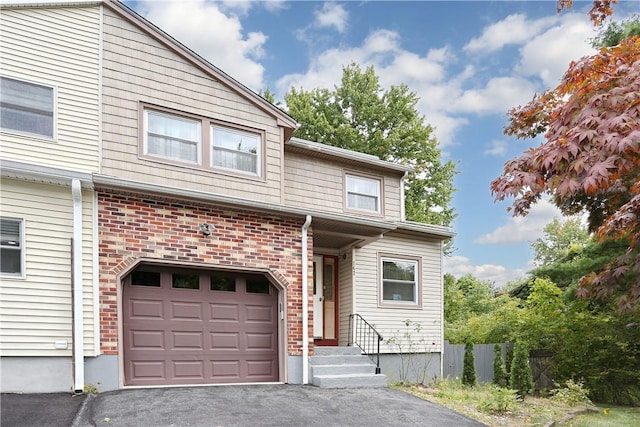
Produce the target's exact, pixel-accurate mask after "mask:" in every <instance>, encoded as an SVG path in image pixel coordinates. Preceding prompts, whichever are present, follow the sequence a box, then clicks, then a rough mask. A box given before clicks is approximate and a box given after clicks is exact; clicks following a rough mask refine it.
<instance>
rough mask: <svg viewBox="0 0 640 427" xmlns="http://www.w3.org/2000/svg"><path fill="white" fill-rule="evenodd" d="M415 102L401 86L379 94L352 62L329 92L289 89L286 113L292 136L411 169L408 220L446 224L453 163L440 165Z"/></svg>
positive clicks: (367, 73)
mask: <svg viewBox="0 0 640 427" xmlns="http://www.w3.org/2000/svg"><path fill="white" fill-rule="evenodd" d="M418 100H419V99H418V97H417V95H416V94H415V93H414V92H411V91H410V90H409V88H408V87H407V86H406V85H404V84H401V85H398V86H391V87H390V88H389V89H388V90H383V89H382V88H381V87H380V82H379V79H378V76H377V75H376V74H375V71H374V69H373V67H367V68H366V69H365V70H364V71H363V70H362V69H361V68H360V67H359V66H358V65H357V64H353V63H352V64H351V65H349V66H347V67H345V68H344V69H343V72H342V80H341V83H340V85H339V86H336V87H335V88H334V89H333V90H328V89H313V90H310V91H306V90H304V89H302V88H300V89H296V88H291V89H290V90H289V92H287V94H286V95H285V102H286V105H287V109H288V112H289V114H290V115H291V116H292V117H294V118H295V119H296V120H297V121H298V123H300V127H299V128H298V129H297V130H296V133H295V136H297V137H300V138H304V139H309V140H312V141H317V142H322V143H324V144H328V145H333V146H336V147H340V148H347V149H350V150H355V151H359V152H363V153H367V154H372V155H375V156H377V157H378V158H380V159H382V160H386V161H390V162H395V163H402V164H406V165H409V166H411V167H413V168H414V172H412V173H411V174H409V175H408V176H407V178H406V180H405V200H406V206H405V212H406V216H407V219H409V220H412V221H418V222H425V223H431V224H439V225H450V224H451V222H452V221H453V219H454V218H455V213H454V209H453V207H451V206H450V203H451V199H452V195H453V192H454V187H453V177H454V175H455V173H456V171H455V164H454V163H453V162H451V161H447V162H443V161H442V159H441V152H440V149H439V148H438V142H437V140H436V139H435V137H434V136H433V128H432V127H431V126H430V125H428V124H427V123H426V122H425V118H424V117H423V116H421V115H420V114H419V113H418V111H417V109H416V105H417V103H418Z"/></svg>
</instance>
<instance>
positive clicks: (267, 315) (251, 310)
mask: <svg viewBox="0 0 640 427" xmlns="http://www.w3.org/2000/svg"><path fill="white" fill-rule="evenodd" d="M244 308H245V314H246V317H245V318H246V319H247V322H260V323H263V322H269V323H271V322H273V318H274V316H273V314H274V313H273V311H274V310H273V305H245V306H244Z"/></svg>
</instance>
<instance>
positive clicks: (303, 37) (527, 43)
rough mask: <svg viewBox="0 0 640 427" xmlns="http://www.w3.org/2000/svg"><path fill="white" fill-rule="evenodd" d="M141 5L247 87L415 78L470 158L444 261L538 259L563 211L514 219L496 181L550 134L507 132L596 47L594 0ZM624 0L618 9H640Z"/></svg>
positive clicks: (478, 269) (282, 88)
mask: <svg viewBox="0 0 640 427" xmlns="http://www.w3.org/2000/svg"><path fill="white" fill-rule="evenodd" d="M127 4H129V6H130V7H132V8H133V9H135V10H136V11H137V12H138V13H140V14H142V15H143V16H145V17H146V18H147V19H149V20H151V21H152V22H153V23H154V24H156V25H158V26H159V27H160V28H162V29H163V30H165V31H166V32H168V33H169V34H171V35H172V36H173V37H175V38H176V39H178V40H179V41H181V42H182V43H184V44H185V45H187V46H189V47H190V48H191V49H193V50H194V51H196V52H197V53H199V54H200V55H201V56H203V57H204V58H206V59H207V60H209V61H210V62H211V63H213V64H214V65H216V66H217V67H219V68H220V69H222V70H223V71H225V72H226V73H228V74H229V75H231V76H233V77H234V78H235V79H237V80H238V81H240V82H241V83H243V84H245V85H246V86H248V87H250V88H252V89H254V90H255V91H258V90H260V89H263V88H266V87H269V88H270V90H271V91H272V92H274V93H275V94H276V99H278V100H282V98H283V95H284V93H285V92H286V91H287V90H288V89H289V88H290V87H291V86H294V87H296V88H300V87H302V88H304V89H306V90H310V89H313V88H316V87H328V88H332V87H333V86H334V85H335V84H337V83H338V82H339V80H340V77H341V75H342V67H343V66H344V65H347V64H349V63H351V62H356V63H359V64H360V65H361V66H363V67H364V66H368V65H373V66H374V68H375V70H376V72H377V74H378V76H379V77H380V81H381V83H382V85H383V86H384V87H389V86H390V85H397V84H400V83H406V84H407V85H408V86H409V88H410V89H411V90H412V91H414V92H416V93H417V94H418V96H419V97H420V99H421V100H420V103H419V105H418V108H419V110H420V112H421V113H422V114H424V116H425V118H426V121H427V122H428V123H430V124H432V125H433V126H435V128H436V131H435V133H436V136H437V138H438V140H439V142H440V145H441V149H442V151H443V154H444V157H445V159H451V160H453V161H454V162H457V163H458V171H459V175H458V176H457V177H456V179H455V186H456V187H457V192H456V194H455V198H454V206H455V208H456V210H457V213H458V217H457V219H456V221H455V223H454V225H453V227H454V228H455V230H456V232H457V233H458V235H457V237H456V240H455V247H456V248H457V250H456V251H455V253H454V254H453V256H451V257H449V258H447V259H446V271H448V272H450V273H452V274H454V275H455V276H458V277H459V276H461V275H463V274H466V273H471V274H473V275H474V276H476V277H478V278H480V279H483V280H491V281H493V282H495V284H496V285H498V286H501V285H503V284H504V283H506V282H508V281H510V280H514V279H517V278H519V277H522V276H524V275H525V273H526V271H527V270H528V269H530V268H531V264H530V261H531V257H532V252H531V250H530V248H529V242H531V241H532V240H534V239H535V238H537V237H539V236H541V234H542V229H543V227H544V225H545V224H547V223H548V222H550V221H551V220H552V219H553V217H554V216H559V213H558V211H557V210H556V209H555V208H554V207H553V206H552V205H551V204H549V203H547V202H542V203H540V204H538V205H537V206H536V207H534V208H533V209H532V211H531V213H530V214H529V216H528V217H526V218H517V219H514V218H512V217H511V216H510V214H509V213H508V212H507V211H506V208H507V206H508V203H499V204H496V203H494V202H493V199H492V197H491V193H490V190H489V183H490V182H491V180H492V179H494V178H495V177H497V176H498V175H499V174H500V172H501V170H502V165H503V164H504V162H505V161H507V160H509V159H510V158H513V157H515V156H517V155H518V154H520V153H521V152H522V151H523V150H525V149H526V148H527V147H528V146H532V145H537V144H539V143H540V141H528V142H525V141H516V140H513V139H510V138H507V137H506V136H504V135H503V133H502V129H503V127H504V125H505V124H506V118H505V117H506V115H505V113H506V111H507V110H509V109H510V108H511V107H514V106H516V105H519V104H523V103H526V102H527V101H529V100H530V99H531V98H532V96H533V94H534V93H535V92H536V91H537V92H540V91H542V90H543V89H544V88H546V87H552V86H555V85H556V84H557V83H558V82H559V79H560V77H561V76H562V73H563V71H564V70H565V69H566V67H567V65H568V63H569V62H570V61H571V60H574V59H578V58H580V57H581V56H584V55H587V54H590V53H592V52H593V50H592V48H591V47H590V46H589V39H590V38H592V37H593V36H594V35H595V30H594V28H593V26H592V24H591V23H590V22H589V20H588V17H587V11H588V9H589V8H590V6H591V2H580V1H577V2H575V4H574V7H573V9H571V10H570V11H565V12H563V13H561V14H557V13H556V5H555V1H537V2H533V1H519V2H507V1H473V2H469V1H441V2H435V1H412V2H403V1H399V2H388V1H368V2H367V1H347V2H320V1H296V2H283V1H267V2H258V1H223V2H213V1H206V0H193V1H177V2H170V1H146V2H145V1H138V2H133V1H130V2H127ZM639 6H640V3H638V2H622V3H621V4H620V5H619V6H617V8H616V12H615V14H614V18H616V19H617V20H620V19H622V18H624V17H627V16H629V15H630V14H632V13H637V12H638V11H639V10H640V7H639Z"/></svg>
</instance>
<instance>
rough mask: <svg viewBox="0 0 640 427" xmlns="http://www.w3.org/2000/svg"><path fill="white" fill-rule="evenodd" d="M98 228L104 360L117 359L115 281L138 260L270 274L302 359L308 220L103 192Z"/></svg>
mask: <svg viewBox="0 0 640 427" xmlns="http://www.w3.org/2000/svg"><path fill="white" fill-rule="evenodd" d="M98 223H99V252H100V342H101V351H102V353H103V354H118V318H117V317H118V307H117V294H118V290H117V286H118V283H117V282H118V279H117V275H118V274H119V273H121V272H122V271H123V270H125V269H126V268H127V267H128V266H130V265H132V264H133V263H135V262H136V261H137V260H138V259H140V258H145V259H154V260H163V261H172V262H176V261H177V262H184V263H188V264H189V265H193V264H194V263H198V264H206V265H211V266H212V267H215V266H216V265H218V266H236V267H247V268H268V269H269V270H270V271H271V273H272V274H273V275H274V276H275V277H276V278H277V279H278V280H279V281H280V283H281V284H283V285H284V286H286V287H287V328H288V331H287V334H288V342H287V347H288V353H289V354H291V355H294V354H301V351H302V316H301V315H302V299H301V289H302V274H301V273H302V267H301V265H302V263H301V256H300V255H301V249H302V244H301V236H302V232H301V228H302V225H303V223H304V220H303V219H296V218H286V217H281V216H274V215H264V214H254V213H251V212H249V211H243V210H239V209H229V208H216V207H212V206H210V205H204V204H197V203H190V202H184V201H173V200H164V199H160V198H154V197H147V196H140V195H134V194H124V193H123V194H113V193H110V192H104V191H99V192H98ZM202 223H208V224H211V225H213V227H214V229H213V233H212V234H211V235H210V236H203V235H202V233H201V232H200V231H199V225H200V224H202ZM310 235H311V233H310ZM308 243H309V245H308V247H309V250H308V258H307V259H311V258H312V253H313V249H312V247H313V245H312V238H311V237H309V240H308ZM309 271H311V269H309ZM309 280H311V278H309ZM312 307H313V304H312V302H310V304H309V309H310V311H311V310H312ZM309 324H310V325H312V324H313V319H310V320H309Z"/></svg>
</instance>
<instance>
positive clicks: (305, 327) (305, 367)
mask: <svg viewBox="0 0 640 427" xmlns="http://www.w3.org/2000/svg"><path fill="white" fill-rule="evenodd" d="M310 225H311V215H307V218H306V220H305V221H304V224H303V225H302V384H309V277H308V276H309V255H308V254H307V252H308V250H309V248H308V247H307V246H308V244H307V231H308V230H309V226H310Z"/></svg>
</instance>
